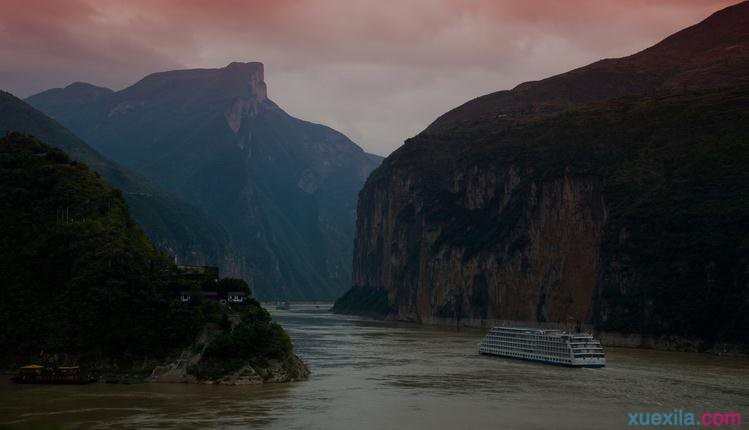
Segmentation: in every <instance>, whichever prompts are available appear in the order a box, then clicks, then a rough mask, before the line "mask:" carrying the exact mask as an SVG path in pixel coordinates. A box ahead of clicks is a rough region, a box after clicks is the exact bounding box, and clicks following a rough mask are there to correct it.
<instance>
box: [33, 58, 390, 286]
mask: <svg viewBox="0 0 749 430" xmlns="http://www.w3.org/2000/svg"><path fill="white" fill-rule="evenodd" d="M28 101H29V103H31V104H32V105H34V106H35V107H37V108H38V109H40V110H42V111H44V112H45V113H47V114H48V115H50V116H52V117H53V118H55V119H56V120H58V121H60V122H61V123H62V124H63V125H65V126H67V127H69V128H70V129H71V130H73V131H74V132H75V133H76V134H77V135H79V136H81V137H82V138H83V139H84V140H86V141H87V142H91V143H92V144H93V145H94V146H95V147H96V148H97V149H98V150H100V151H101V152H102V153H103V154H104V155H105V156H107V157H110V158H112V159H114V160H116V161H117V162H119V163H122V164H123V165H124V166H126V167H128V168H131V169H133V170H135V171H137V172H139V173H141V174H143V175H145V176H146V177H148V178H149V179H152V180H154V181H155V182H156V183H157V184H158V185H160V186H162V187H164V188H166V189H167V190H168V191H170V192H173V193H175V194H177V195H178V196H179V197H181V198H183V199H185V200H187V201H189V202H191V203H193V204H195V205H196V206H198V207H200V208H201V209H202V210H204V211H205V213H206V214H207V215H208V216H209V218H210V219H212V220H215V221H216V222H218V223H219V224H220V225H222V226H223V227H224V228H225V229H226V231H227V232H228V233H229V236H230V238H231V241H232V243H233V244H234V245H235V246H236V247H237V249H238V252H239V255H240V256H241V263H240V265H239V266H238V268H237V269H238V271H239V275H242V276H244V277H245V278H247V279H250V280H251V281H252V283H253V286H254V290H255V291H256V293H257V294H258V295H259V296H260V297H263V298H271V299H273V298H291V299H301V298H306V299H313V298H315V299H319V298H333V297H336V296H337V295H339V294H340V293H342V292H343V291H344V290H345V289H346V288H348V286H350V267H351V266H350V264H351V254H352V249H353V236H354V217H355V201H356V195H357V193H358V192H359V190H360V189H361V186H362V185H363V184H364V181H365V179H366V178H367V176H368V174H369V173H370V171H371V170H372V169H374V168H375V167H376V166H377V165H378V163H379V161H380V159H379V157H377V156H374V155H371V154H367V153H365V152H364V151H363V150H362V149H361V148H359V147H358V146H357V145H356V144H354V143H353V142H351V141H350V140H349V139H348V138H346V136H344V135H342V134H340V133H338V132H336V131H335V130H332V129H330V128H328V127H325V126H322V125H318V124H313V123H309V122H306V121H302V120H299V119H297V118H294V117H292V116H290V115H288V114H287V113H285V112H284V111H283V110H282V109H281V108H280V107H278V106H277V105H276V104H275V103H273V102H272V101H271V100H270V99H269V98H268V96H267V87H266V84H265V81H264V71H263V65H262V64H261V63H231V64H229V65H228V66H226V67H224V68H221V69H194V70H177V71H170V72H163V73H155V74H152V75H149V76H146V77H145V78H143V79H142V80H141V81H139V82H138V83H136V84H134V85H133V86H131V87H128V88H125V89H124V90H122V91H117V92H110V91H107V90H103V89H100V88H96V87H93V86H91V85H84V84H73V85H71V86H69V87H67V88H64V89H56V90H49V91H45V92H43V93H40V94H38V95H35V96H32V97H30V98H29V99H28Z"/></svg>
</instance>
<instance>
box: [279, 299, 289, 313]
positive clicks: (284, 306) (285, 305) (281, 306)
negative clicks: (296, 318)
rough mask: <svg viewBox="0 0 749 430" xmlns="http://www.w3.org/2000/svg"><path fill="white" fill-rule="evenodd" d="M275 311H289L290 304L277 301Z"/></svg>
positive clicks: (285, 301)
mask: <svg viewBox="0 0 749 430" xmlns="http://www.w3.org/2000/svg"><path fill="white" fill-rule="evenodd" d="M276 309H280V310H284V311H288V310H289V309H291V303H289V302H288V301H287V300H279V301H278V302H277V303H276Z"/></svg>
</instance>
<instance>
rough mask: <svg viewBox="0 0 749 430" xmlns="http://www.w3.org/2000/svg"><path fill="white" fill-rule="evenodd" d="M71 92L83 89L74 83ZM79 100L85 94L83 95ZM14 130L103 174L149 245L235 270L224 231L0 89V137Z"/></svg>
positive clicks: (192, 260) (179, 256) (191, 260)
mask: <svg viewBox="0 0 749 430" xmlns="http://www.w3.org/2000/svg"><path fill="white" fill-rule="evenodd" d="M69 88H71V89H75V90H77V89H80V88H83V89H84V90H85V92H86V93H88V94H91V91H90V90H89V88H87V87H86V86H82V85H79V84H74V85H73V86H71V87H69ZM83 97H84V98H85V97H87V96H83ZM10 131H15V132H20V133H26V134H31V135H33V136H35V137H37V138H39V139H42V140H44V141H45V142H46V143H47V144H49V145H51V146H53V147H55V148H58V149H61V150H63V151H65V152H66V153H67V154H68V155H69V156H70V157H71V158H73V159H74V160H76V161H79V162H82V163H85V164H86V165H88V166H89V167H90V168H91V169H92V170H94V171H95V172H97V173H99V174H100V175H102V176H103V177H104V178H105V179H106V181H107V182H108V183H109V185H111V186H112V187H115V188H117V189H119V190H121V191H122V193H123V197H124V199H125V201H126V202H127V205H128V207H129V208H130V212H131V213H132V216H133V218H134V219H135V220H136V221H137V222H138V224H140V226H141V228H142V229H143V230H144V231H145V232H146V233H147V234H148V236H149V237H150V238H151V240H152V241H153V243H154V244H156V245H157V246H158V247H159V248H161V249H164V250H166V251H168V252H169V253H170V254H171V255H173V256H174V257H176V259H177V262H179V263H180V264H207V263H208V262H211V263H212V264H218V265H220V266H222V267H223V268H225V269H228V268H231V267H233V266H236V265H237V264H236V260H235V255H234V252H233V250H232V249H231V241H230V240H229V237H228V235H227V233H226V232H225V231H224V230H223V229H222V228H221V227H219V226H218V225H216V224H215V223H213V222H211V221H209V220H208V219H207V217H206V215H205V214H204V213H203V212H202V211H201V210H199V209H198V208H196V207H193V206H191V205H189V204H187V203H185V202H184V201H182V200H181V199H179V198H177V197H176V196H174V195H171V194H169V193H167V192H165V191H163V190H161V189H160V188H159V187H157V186H154V185H153V184H152V183H150V182H149V181H148V180H147V179H146V178H144V177H142V176H140V175H137V174H135V173H133V172H131V171H129V170H127V169H125V168H123V167H121V166H119V165H118V164H116V163H114V162H112V161H110V160H108V159H106V158H104V157H103V156H101V154H99V153H98V152H97V151H95V150H94V149H92V148H91V147H90V146H88V145H87V144H86V143H85V142H83V141H82V140H81V139H79V138H78V137H77V136H75V135H74V134H73V133H71V132H70V131H69V130H67V129H66V128H65V127H63V126H62V125H60V124H59V123H57V122H56V121H54V120H52V119H51V118H49V117H47V116H46V115H45V114H43V113H42V112H39V111H38V110H36V109H34V108H33V107H31V106H30V105H28V104H27V103H26V102H24V101H23V100H21V99H19V98H17V97H15V96H13V95H12V94H10V93H6V92H3V91H0V135H4V134H5V133H7V132H10Z"/></svg>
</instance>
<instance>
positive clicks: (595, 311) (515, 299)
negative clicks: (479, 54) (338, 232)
mask: <svg viewBox="0 0 749 430" xmlns="http://www.w3.org/2000/svg"><path fill="white" fill-rule="evenodd" d="M748 24H749V2H743V3H740V4H738V5H736V6H733V7H729V8H727V9H725V10H723V11H720V12H718V13H716V14H714V15H713V16H711V17H710V18H708V19H706V20H705V21H703V22H702V23H700V24H698V25H696V26H693V27H690V28H688V29H686V30H683V31H681V32H679V33H676V34H675V35H673V36H671V37H669V38H667V39H666V40H664V41H663V42H661V43H659V44H657V45H655V46H654V47H652V48H649V49H646V50H644V51H642V52H641V53H638V54H635V55H633V56H630V57H626V58H622V59H614V60H603V61H599V62H597V63H594V64H591V65H589V66H586V67H582V68H579V69H576V70H573V71H571V72H568V73H564V74H561V75H558V76H554V77H551V78H548V79H544V80H541V81H537V82H528V83H525V84H521V85H519V86H517V87H516V88H515V89H513V90H509V91H500V92H496V93H493V94H489V95H486V96H483V97H479V98H477V99H475V100H472V101H469V102H468V103H466V104H464V105H463V106H460V107H458V108H456V109H454V110H452V111H450V112H448V113H446V114H444V115H443V116H441V117H440V118H438V119H437V120H436V121H435V122H434V123H433V124H432V125H430V126H429V127H428V128H427V129H426V130H425V131H424V132H422V133H421V134H419V135H418V136H416V137H414V138H412V139H409V140H408V141H406V143H405V144H404V145H403V146H402V147H400V148H399V149H398V150H397V151H395V152H394V153H393V154H391V155H390V156H389V157H387V158H386V159H385V160H384V161H383V163H382V164H381V166H380V167H379V168H377V169H376V170H375V171H374V172H373V173H372V174H371V175H370V177H369V179H368V180H367V183H366V185H365V187H364V189H363V190H362V192H361V193H360V196H359V203H358V216H357V234H356V242H355V250H354V267H353V285H354V286H353V288H352V289H351V290H350V291H349V292H348V293H347V294H346V295H345V296H344V297H342V298H341V299H339V300H338V301H337V302H336V305H335V309H336V310H337V311H339V312H349V313H359V314H370V315H371V314H379V315H381V316H384V317H388V318H393V319H400V320H409V321H417V322H444V321H448V322H449V321H452V323H453V324H455V323H456V319H462V320H463V321H470V322H471V323H473V324H481V322H482V321H486V320H487V319H488V320H491V319H499V320H514V321H530V322H556V323H563V324H569V323H570V322H581V323H589V324H591V325H593V327H594V328H595V329H597V330H601V331H603V332H610V333H613V334H624V338H626V339H630V340H631V342H632V343H630V344H629V345H632V344H636V343H637V342H642V344H643V345H649V346H653V345H657V346H659V347H664V348H675V349H697V350H702V349H708V348H712V349H714V350H716V351H723V350H724V349H729V348H731V347H732V346H727V345H733V346H736V345H739V348H743V349H744V350H745V349H746V347H747V346H748V345H749V338H748V337H747V336H748V335H749V318H747V315H749V279H747V274H749V248H748V244H749V239H747V231H749V204H748V202H747V200H746V196H747V195H749V170H747V166H749V81H748V80H747V78H748V77H749V25H748ZM612 338H617V337H615V336H614V337H612Z"/></svg>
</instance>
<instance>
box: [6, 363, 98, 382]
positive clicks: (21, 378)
mask: <svg viewBox="0 0 749 430" xmlns="http://www.w3.org/2000/svg"><path fill="white" fill-rule="evenodd" d="M11 380H12V381H13V382H15V383H16V384H72V385H82V384H88V383H91V382H93V381H91V380H87V379H85V378H82V377H81V368H80V367H78V366H56V367H46V366H40V365H38V364H29V365H27V366H23V367H21V368H20V369H18V372H17V373H16V375H15V376H13V377H12V378H11Z"/></svg>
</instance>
